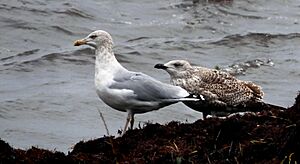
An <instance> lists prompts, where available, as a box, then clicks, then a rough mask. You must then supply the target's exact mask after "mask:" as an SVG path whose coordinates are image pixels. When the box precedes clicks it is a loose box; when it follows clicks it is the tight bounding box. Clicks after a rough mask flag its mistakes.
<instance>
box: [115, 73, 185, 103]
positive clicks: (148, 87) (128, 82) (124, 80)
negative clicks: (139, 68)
mask: <svg viewBox="0 0 300 164" xmlns="http://www.w3.org/2000/svg"><path fill="white" fill-rule="evenodd" d="M113 80H114V82H113V83H112V84H111V85H110V88H111V89H127V90H131V91H133V92H134V95H135V96H136V98H137V99H139V100H142V101H161V100H175V101H179V100H180V99H181V98H184V97H187V96H189V94H188V92H187V91H186V90H184V89H182V88H181V87H178V86H173V85H169V84H166V83H162V82H160V81H158V80H156V79H154V78H152V77H150V76H148V75H146V74H143V73H137V72H126V73H125V74H124V73H122V75H121V76H117V77H115V78H114V79H113Z"/></svg>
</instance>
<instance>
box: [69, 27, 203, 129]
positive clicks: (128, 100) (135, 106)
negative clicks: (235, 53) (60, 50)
mask: <svg viewBox="0 0 300 164" xmlns="http://www.w3.org/2000/svg"><path fill="white" fill-rule="evenodd" d="M80 45H88V46H91V47H93V48H95V54H96V63H95V65H96V66H95V85H96V90H97V94H98V96H99V97H100V99H101V100H102V101H103V102H104V103H105V104H107V105H108V106H110V107H112V108H113V109H116V110H118V111H123V112H127V113H128V116H127V120H126V123H125V127H124V131H123V134H124V132H125V131H126V130H127V127H128V124H129V122H130V127H131V129H132V128H133V123H134V114H137V113H146V112H150V111H153V110H158V109H160V108H162V107H165V106H167V105H170V104H174V103H177V102H180V101H198V100H199V99H197V98H192V97H189V96H190V94H189V93H188V92H187V91H186V90H185V89H183V88H181V87H179V86H173V85H170V84H166V83H162V82H160V81H158V80H156V79H154V78H152V77H150V76H148V75H146V74H143V73H140V72H133V71H129V70H127V69H126V68H124V67H123V66H122V65H121V64H120V63H119V62H118V61H117V59H116V57H115V55H114V53H113V40H112V37H111V36H110V34H109V33H107V32H106V31H102V30H97V31H94V32H92V33H90V34H89V35H88V36H87V37H85V38H83V39H80V40H76V41H75V42H74V46H80Z"/></svg>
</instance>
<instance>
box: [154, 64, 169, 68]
mask: <svg viewBox="0 0 300 164" xmlns="http://www.w3.org/2000/svg"><path fill="white" fill-rule="evenodd" d="M154 68H156V69H167V68H168V67H166V66H165V65H163V64H156V65H155V66H154Z"/></svg>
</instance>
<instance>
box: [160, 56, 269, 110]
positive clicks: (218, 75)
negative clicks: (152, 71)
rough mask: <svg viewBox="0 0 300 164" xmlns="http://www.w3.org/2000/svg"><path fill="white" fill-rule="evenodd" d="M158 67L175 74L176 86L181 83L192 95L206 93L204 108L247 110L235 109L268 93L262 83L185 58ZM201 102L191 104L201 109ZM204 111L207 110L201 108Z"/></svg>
mask: <svg viewBox="0 0 300 164" xmlns="http://www.w3.org/2000/svg"><path fill="white" fill-rule="evenodd" d="M156 68H161V69H164V70H166V71H167V72H168V73H169V74H170V76H171V83H172V84H173V85H177V86H181V87H182V88H184V89H186V90H187V91H188V92H190V93H192V94H195V95H203V96H204V98H205V99H206V102H205V104H203V102H201V105H200V106H201V107H202V108H203V106H205V107H215V108H219V107H223V108H219V109H216V110H221V109H222V110H223V111H226V112H227V113H233V112H236V111H243V110H246V109H240V110H236V109H232V108H235V107H247V106H250V105H253V104H258V103H262V98H263V95H264V93H263V91H262V90H261V87H260V86H258V85H256V84H254V83H252V82H250V81H242V80H238V79H237V78H235V77H234V76H232V75H230V74H228V73H226V72H221V71H219V70H215V69H209V68H204V67H199V66H191V65H190V64H189V62H187V61H185V60H173V61H170V62H168V63H166V64H158V65H156ZM199 103H200V102H198V104H196V105H195V103H193V104H187V105H188V106H189V107H192V108H193V109H195V108H196V109H195V110H197V108H199ZM228 107H230V108H228ZM201 110H204V109H199V110H198V111H201ZM220 112H221V111H220Z"/></svg>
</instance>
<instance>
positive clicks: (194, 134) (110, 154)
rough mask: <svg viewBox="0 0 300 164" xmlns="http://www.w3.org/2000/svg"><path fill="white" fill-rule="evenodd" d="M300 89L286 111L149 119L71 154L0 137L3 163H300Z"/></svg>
mask: <svg viewBox="0 0 300 164" xmlns="http://www.w3.org/2000/svg"><path fill="white" fill-rule="evenodd" d="M299 155H300V94H299V95H298V96H297V97H296V101H295V104H294V105H293V106H292V107H288V108H287V109H286V110H284V111H282V110H279V109H274V108H272V109H267V110H264V111H263V112H260V113H257V114H245V115H243V116H240V115H236V116H232V117H230V118H226V119H220V118H209V119H206V120H198V121H196V122H194V123H192V124H187V123H178V122H170V123H168V124H166V125H159V124H148V125H146V126H145V127H144V128H141V129H134V130H129V131H128V132H126V134H125V135H124V136H122V137H117V138H116V137H113V136H108V137H102V138H99V139H95V140H90V141H87V142H83V141H81V142H79V143H77V144H76V145H75V146H74V149H73V150H72V151H71V152H69V153H68V154H64V153H62V152H55V151H49V150H44V149H39V148H36V147H32V148H30V149H28V150H21V149H15V148H12V147H11V146H10V145H9V144H7V143H6V142H5V141H3V140H0V163H57V162H64V163H149V162H151V163H272V164H273V163H295V162H297V163H299V162H300V158H299Z"/></svg>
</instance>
